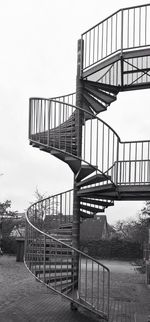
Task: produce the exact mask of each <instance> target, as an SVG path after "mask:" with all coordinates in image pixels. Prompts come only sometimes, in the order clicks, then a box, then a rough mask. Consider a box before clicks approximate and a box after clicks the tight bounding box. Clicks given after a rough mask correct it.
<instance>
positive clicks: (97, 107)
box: [83, 93, 106, 114]
mask: <svg viewBox="0 0 150 322" xmlns="http://www.w3.org/2000/svg"><path fill="white" fill-rule="evenodd" d="M83 97H84V102H85V103H86V104H87V106H89V107H91V108H92V109H93V110H94V111H95V113H96V114H98V113H100V112H103V111H106V106H105V105H103V104H102V103H101V102H99V101H97V100H96V99H95V98H94V97H92V96H91V95H89V94H88V93H84V96H83Z"/></svg>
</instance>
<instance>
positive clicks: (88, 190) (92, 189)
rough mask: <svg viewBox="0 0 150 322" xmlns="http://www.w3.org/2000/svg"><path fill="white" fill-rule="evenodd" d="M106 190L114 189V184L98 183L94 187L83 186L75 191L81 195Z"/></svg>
mask: <svg viewBox="0 0 150 322" xmlns="http://www.w3.org/2000/svg"><path fill="white" fill-rule="evenodd" d="M107 191H114V185H113V184H105V185H101V186H100V185H99V186H96V187H90V188H84V189H82V190H79V191H78V192H77V195H78V196H82V195H86V196H87V195H88V194H89V195H90V194H92V193H95V192H97V193H102V192H107Z"/></svg>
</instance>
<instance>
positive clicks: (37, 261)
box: [24, 191, 110, 320]
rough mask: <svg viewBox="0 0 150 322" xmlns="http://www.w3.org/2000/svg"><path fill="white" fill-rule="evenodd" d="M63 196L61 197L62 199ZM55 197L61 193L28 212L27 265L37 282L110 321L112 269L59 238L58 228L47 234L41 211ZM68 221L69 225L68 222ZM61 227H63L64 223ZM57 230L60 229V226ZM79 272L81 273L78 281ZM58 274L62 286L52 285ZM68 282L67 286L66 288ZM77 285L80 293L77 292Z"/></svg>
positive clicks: (32, 207)
mask: <svg viewBox="0 0 150 322" xmlns="http://www.w3.org/2000/svg"><path fill="white" fill-rule="evenodd" d="M68 192H70V191H68ZM65 194H66V192H65ZM62 195H63V194H60V199H61V200H62ZM54 197H55V198H56V197H58V194H57V195H54V196H52V197H49V198H46V199H44V200H42V201H38V202H36V203H34V204H33V205H32V206H30V208H29V209H28V211H27V214H26V220H27V224H26V242H25V258H24V261H25V265H26V267H27V268H28V270H29V271H30V272H31V273H32V274H33V275H34V276H35V277H36V279H38V280H39V281H40V282H42V283H43V284H45V285H46V286H47V287H48V288H50V289H52V290H55V291H56V292H57V293H59V294H61V295H63V296H64V297H66V298H67V299H69V300H70V301H71V302H74V303H76V304H77V305H80V306H82V307H83V308H86V309H88V310H89V311H93V310H94V311H95V313H97V314H98V315H100V316H101V317H103V318H105V320H107V319H108V315H109V295H110V294H109V293H110V271H109V269H108V268H107V267H106V266H105V265H103V264H102V263H99V261H98V260H96V259H93V258H92V257H91V256H89V255H87V254H84V253H83V252H82V251H80V250H77V249H76V248H74V247H72V246H71V245H69V244H68V243H66V242H63V241H62V240H59V235H58V236H57V237H55V236H56V228H55V229H53V228H52V227H51V229H50V231H49V233H47V232H44V231H43V227H41V209H43V210H44V211H45V202H46V201H47V200H48V199H51V198H52V199H53V198H54ZM38 209H40V212H37V210H38ZM64 218H65V219H66V217H64ZM65 222H66V223H68V221H67V220H65ZM63 223H64V221H63ZM58 224H62V222H59V223H58ZM58 230H59V227H57V231H58ZM57 248H58V249H59V255H57V261H56V262H55V263H53V260H56V255H53V251H52V250H53V249H54V250H55V251H56V249H57ZM64 252H65V254H66V257H67V258H66V260H64ZM69 255H70V256H69ZM50 258H51V259H50ZM83 266H84V267H83ZM89 266H90V269H89ZM91 267H92V274H93V276H94V277H95V282H96V285H94V283H93V280H91V282H90V281H89V275H90V274H91ZM65 268H66V270H65ZM77 270H78V271H79V274H78V279H77ZM58 272H60V275H59V278H60V283H57V282H56V281H55V282H53V280H55V279H57V278H58V274H59V273H58ZM64 272H65V274H64ZM70 272H71V273H70ZM65 280H66V282H67V285H64V281H65ZM77 285H78V293H77V292H76V287H77ZM64 287H65V288H66V289H65V288H64ZM70 287H71V289H70ZM64 290H66V292H65V291H64ZM67 291H68V292H67ZM69 291H70V292H69ZM95 292H96V293H95ZM87 303H88V305H87Z"/></svg>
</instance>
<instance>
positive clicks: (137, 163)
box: [116, 140, 150, 185]
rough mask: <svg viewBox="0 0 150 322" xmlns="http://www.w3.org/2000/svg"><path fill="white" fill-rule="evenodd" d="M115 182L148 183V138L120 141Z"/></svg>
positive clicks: (149, 174)
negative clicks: (146, 139)
mask: <svg viewBox="0 0 150 322" xmlns="http://www.w3.org/2000/svg"><path fill="white" fill-rule="evenodd" d="M118 161H119V162H118V165H117V168H118V169H117V178H116V182H117V184H128V185H133V184H134V185H137V184H150V140H148V141H131V142H121V143H120V144H119V159H118Z"/></svg>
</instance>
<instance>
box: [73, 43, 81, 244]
mask: <svg viewBox="0 0 150 322" xmlns="http://www.w3.org/2000/svg"><path fill="white" fill-rule="evenodd" d="M82 48H83V40H82V39H79V40H78V51H77V78H76V106H78V107H80V108H82V80H81V78H80V75H81V68H82V56H83V51H82ZM75 124H76V125H75V131H76V138H77V141H76V144H77V156H78V157H79V158H81V154H82V124H83V112H82V111H80V110H76V116H75ZM77 191H78V188H77V185H76V180H75V176H74V200H73V226H72V243H73V247H75V248H77V249H79V247H80V199H79V197H78V196H77Z"/></svg>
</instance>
